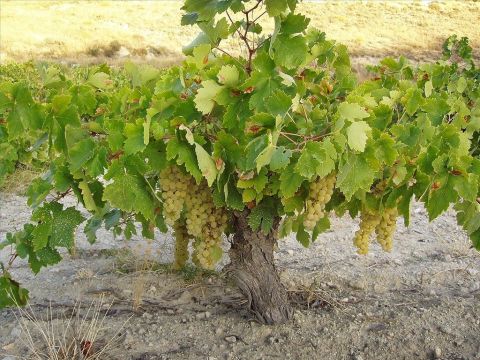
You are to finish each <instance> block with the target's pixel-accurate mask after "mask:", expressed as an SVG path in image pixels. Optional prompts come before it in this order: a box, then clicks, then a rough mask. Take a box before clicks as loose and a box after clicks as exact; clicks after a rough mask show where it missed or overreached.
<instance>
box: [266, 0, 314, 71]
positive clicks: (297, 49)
mask: <svg viewBox="0 0 480 360" xmlns="http://www.w3.org/2000/svg"><path fill="white" fill-rule="evenodd" d="M274 1H275V0H274ZM273 50H274V55H273V59H274V61H275V63H276V64H277V65H280V66H283V67H285V68H287V69H294V68H297V67H299V66H301V65H303V63H304V62H305V60H306V58H307V52H308V47H307V44H306V42H305V38H304V37H303V36H290V35H283V34H281V35H278V36H277V38H276V40H275V42H274V44H273Z"/></svg>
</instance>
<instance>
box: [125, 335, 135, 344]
mask: <svg viewBox="0 0 480 360" xmlns="http://www.w3.org/2000/svg"><path fill="white" fill-rule="evenodd" d="M134 341H135V339H134V338H133V336H132V334H130V333H128V334H127V335H126V336H125V339H124V340H123V342H124V344H125V345H129V344H132V343H133V342H134Z"/></svg>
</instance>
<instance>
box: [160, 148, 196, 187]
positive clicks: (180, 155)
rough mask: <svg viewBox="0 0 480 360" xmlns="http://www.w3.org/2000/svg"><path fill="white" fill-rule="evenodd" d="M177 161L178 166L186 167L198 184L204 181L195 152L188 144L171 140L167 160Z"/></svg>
mask: <svg viewBox="0 0 480 360" xmlns="http://www.w3.org/2000/svg"><path fill="white" fill-rule="evenodd" d="M174 159H176V163H177V164H178V165H185V168H186V169H187V171H188V172H189V173H190V175H192V176H193V177H194V178H195V180H196V181H197V183H199V182H200V180H201V179H202V172H201V171H200V169H199V168H198V164H197V157H196V154H195V151H194V150H193V149H192V148H191V147H190V146H189V145H188V144H186V143H184V142H181V141H179V140H178V139H171V140H170V141H168V143H167V160H174Z"/></svg>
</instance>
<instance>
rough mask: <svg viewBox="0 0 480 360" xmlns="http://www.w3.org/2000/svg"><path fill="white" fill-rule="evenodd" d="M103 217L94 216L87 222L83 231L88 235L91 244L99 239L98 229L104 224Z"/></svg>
mask: <svg viewBox="0 0 480 360" xmlns="http://www.w3.org/2000/svg"><path fill="white" fill-rule="evenodd" d="M102 222H103V219H102V218H98V217H97V216H92V217H91V218H90V219H88V220H87V222H86V223H85V228H84V229H83V232H84V233H85V235H86V236H87V240H88V242H89V243H90V244H93V243H94V242H95V241H96V240H97V230H98V229H100V226H102Z"/></svg>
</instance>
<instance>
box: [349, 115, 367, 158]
mask: <svg viewBox="0 0 480 360" xmlns="http://www.w3.org/2000/svg"><path fill="white" fill-rule="evenodd" d="M371 130H372V129H371V128H370V125H368V124H367V123H366V122H365V121H355V122H354V123H352V124H351V125H350V126H349V127H348V129H347V138H348V146H350V148H351V149H352V150H356V151H360V152H363V151H364V150H365V145H366V144H367V139H368V134H369V133H370V132H371Z"/></svg>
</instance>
